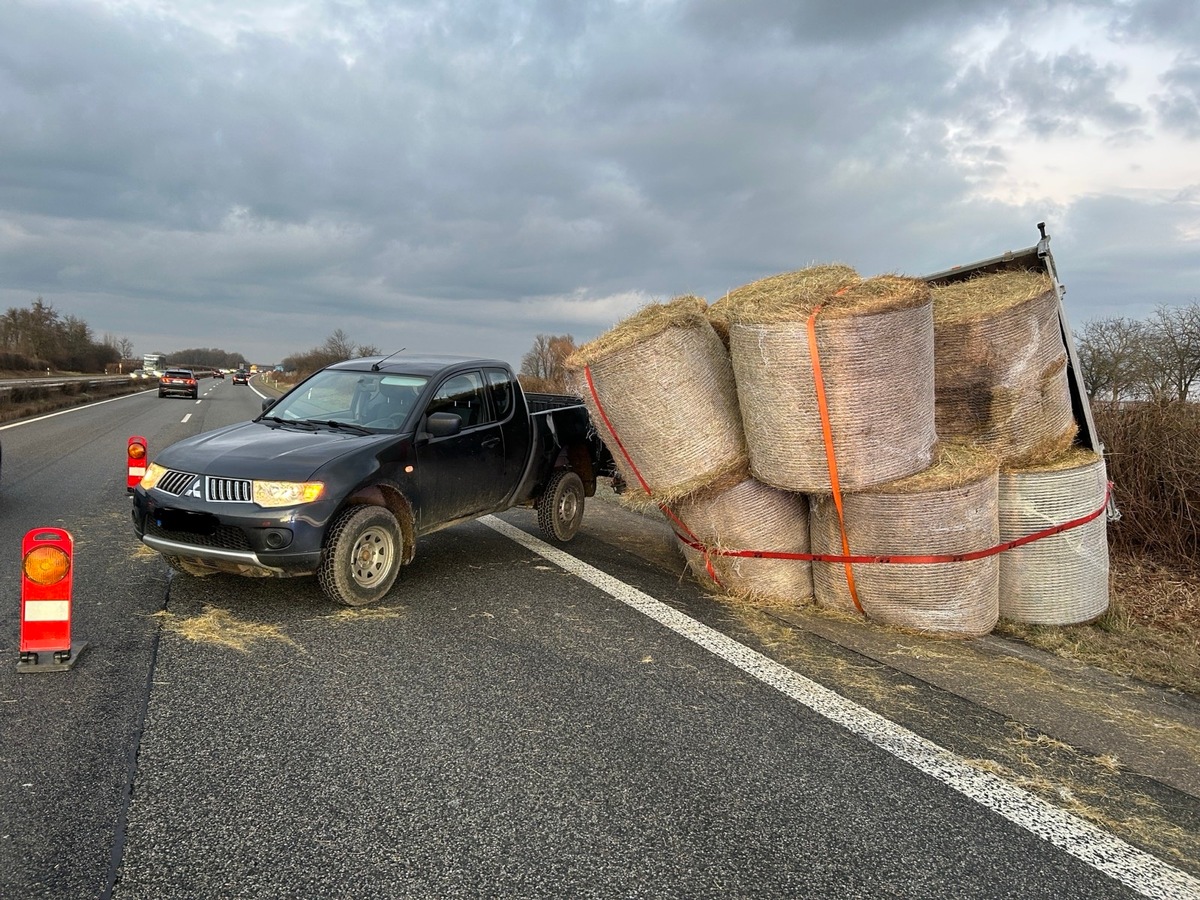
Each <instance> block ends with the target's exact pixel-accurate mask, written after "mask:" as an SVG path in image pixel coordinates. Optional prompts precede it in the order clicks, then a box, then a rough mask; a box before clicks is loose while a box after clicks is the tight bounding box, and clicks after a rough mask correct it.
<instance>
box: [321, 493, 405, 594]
mask: <svg viewBox="0 0 1200 900" xmlns="http://www.w3.org/2000/svg"><path fill="white" fill-rule="evenodd" d="M402 548H403V538H402V537H401V535H400V523H399V522H397V521H396V517H395V516H394V515H392V513H391V511H390V510H388V509H385V508H384V507H382V506H355V507H351V508H350V509H348V510H346V511H345V512H343V513H342V514H341V515H340V516H338V518H337V520H336V521H335V522H334V523H333V527H332V528H330V529H329V537H328V538H326V540H325V550H324V551H323V553H322V554H321V567H320V568H319V569H318V570H317V581H318V582H319V583H320V585H321V590H323V591H324V592H325V593H326V595H327V596H328V597H329V599H330V600H333V601H334V602H335V603H341V604H342V605H343V606H366V605H368V604H370V603H376V602H378V601H379V600H382V599H383V597H384V595H385V594H387V592H388V591H390V590H391V589H392V585H393V584H395V583H396V577H397V576H398V575H399V574H400V556H401V550H402Z"/></svg>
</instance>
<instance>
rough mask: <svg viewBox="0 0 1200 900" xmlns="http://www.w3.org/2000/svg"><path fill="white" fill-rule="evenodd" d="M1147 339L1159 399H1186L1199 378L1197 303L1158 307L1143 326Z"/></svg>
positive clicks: (1199, 326) (1199, 315) (1199, 331)
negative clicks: (1145, 326) (1144, 326)
mask: <svg viewBox="0 0 1200 900" xmlns="http://www.w3.org/2000/svg"><path fill="white" fill-rule="evenodd" d="M1147 339H1148V340H1147V354H1148V356H1149V358H1150V361H1151V362H1152V366H1153V370H1154V373H1155V376H1156V377H1155V379H1154V381H1155V383H1156V387H1158V389H1159V390H1158V392H1157V393H1158V395H1159V397H1160V398H1161V399H1165V400H1187V399H1188V396H1189V395H1190V394H1191V392H1192V385H1194V384H1195V383H1196V379H1197V378H1200V304H1197V303H1196V302H1195V301H1193V302H1192V304H1191V306H1176V307H1168V306H1159V307H1158V308H1156V309H1155V310H1154V315H1153V316H1151V317H1150V321H1149V322H1148V323H1147Z"/></svg>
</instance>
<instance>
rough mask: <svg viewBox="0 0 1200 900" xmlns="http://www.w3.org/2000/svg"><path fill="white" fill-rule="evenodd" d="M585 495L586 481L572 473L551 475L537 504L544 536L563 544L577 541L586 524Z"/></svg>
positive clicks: (561, 470)
mask: <svg viewBox="0 0 1200 900" xmlns="http://www.w3.org/2000/svg"><path fill="white" fill-rule="evenodd" d="M583 494H584V491H583V480H582V479H581V478H580V477H579V476H578V475H576V474H575V473H574V472H572V471H571V470H570V469H559V470H558V471H557V472H555V473H554V474H553V475H551V476H550V482H549V483H548V484H547V485H546V490H545V491H544V492H543V493H542V496H541V498H540V499H539V500H538V504H537V511H538V527H539V528H540V529H542V534H544V535H545V536H546V537H548V538H549V539H550V540H552V541H557V542H559V543H562V544H565V543H566V542H567V541H569V540H570V539H571V538H573V537H575V535H576V534H577V533H578V531H579V526H580V524H581V523H582V522H583Z"/></svg>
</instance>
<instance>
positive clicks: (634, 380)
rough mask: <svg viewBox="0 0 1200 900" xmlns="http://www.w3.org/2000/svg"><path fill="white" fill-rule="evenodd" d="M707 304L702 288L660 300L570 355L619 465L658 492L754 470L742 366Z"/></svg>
mask: <svg viewBox="0 0 1200 900" xmlns="http://www.w3.org/2000/svg"><path fill="white" fill-rule="evenodd" d="M706 309H707V304H706V303H705V302H704V301H703V300H701V299H700V298H699V297H679V298H676V299H675V300H673V301H671V302H670V303H665V304H664V303H656V304H652V305H650V306H647V307H646V308H644V309H642V310H641V311H639V312H637V313H635V314H634V315H633V316H631V317H629V318H628V319H626V320H625V321H623V322H621V323H620V324H618V325H617V326H616V327H614V328H612V329H611V330H609V331H608V332H606V333H605V334H603V335H601V336H600V337H598V338H597V339H596V340H594V341H591V342H590V343H587V344H585V345H584V346H583V347H581V348H579V350H577V351H576V352H575V353H574V354H572V355H571V357H570V358H569V359H568V360H567V368H568V369H569V370H571V372H572V374H573V377H574V378H575V379H576V388H577V390H578V391H579V393H580V394H581V396H582V397H583V400H584V403H585V404H586V405H587V407H588V412H589V413H591V416H592V420H593V422H595V424H596V429H597V431H598V432H599V434H600V436H601V438H602V439H603V440H604V442H605V443H606V444H607V445H608V447H609V450H610V451H611V452H612V455H613V459H614V460H615V461H616V464H617V468H618V470H619V471H620V472H621V474H622V476H624V478H625V480H626V482H627V483H628V484H629V485H630V487H631V488H634V489H641V484H642V480H644V481H645V482H646V484H647V485H648V487H649V494H650V496H651V497H653V498H654V499H655V500H661V501H664V502H665V501H670V500H676V499H679V498H680V497H684V496H686V495H688V494H690V493H692V492H694V491H697V490H700V489H702V488H705V487H708V486H710V485H712V484H714V483H720V482H727V481H728V480H729V479H731V478H732V477H735V475H736V476H737V477H744V476H745V473H746V468H747V463H748V461H747V456H746V439H745V437H744V436H743V434H742V421H741V417H740V415H739V413H738V404H737V389H736V387H735V386H734V381H733V368H732V366H731V365H730V362H729V353H728V351H727V350H726V349H725V345H724V344H723V343H722V342H721V339H720V338H719V337H718V336H717V333H716V332H715V331H713V328H712V325H710V324H709V322H708V319H707V317H706V315H705V312H706ZM585 370H586V371H585ZM587 375H590V376H591V384H592V385H593V386H594V387H595V396H593V393H592V388H591V386H589V384H588V381H587ZM597 398H598V402H597ZM610 426H611V430H610ZM614 431H615V437H614V434H613V432H614ZM618 441H619V442H620V443H619V444H618ZM626 453H628V454H629V458H630V459H631V460H632V464H633V466H635V467H636V468H637V474H635V473H634V472H633V471H632V470H631V467H630V463H629V460H627V459H626V458H625V454H626ZM639 474H640V476H641V478H640V479H639V478H638V475H639Z"/></svg>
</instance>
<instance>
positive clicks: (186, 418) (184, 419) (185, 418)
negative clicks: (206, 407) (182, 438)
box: [179, 413, 192, 425]
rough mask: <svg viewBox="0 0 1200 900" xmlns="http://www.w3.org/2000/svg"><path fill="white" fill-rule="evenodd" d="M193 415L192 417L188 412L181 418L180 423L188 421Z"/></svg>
mask: <svg viewBox="0 0 1200 900" xmlns="http://www.w3.org/2000/svg"><path fill="white" fill-rule="evenodd" d="M191 417H192V414H191V413H188V414H187V415H186V416H184V417H183V418H182V419H180V420H179V424H180V425H182V424H183V423H184V422H186V421H187V420H188V419H190V418H191Z"/></svg>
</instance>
